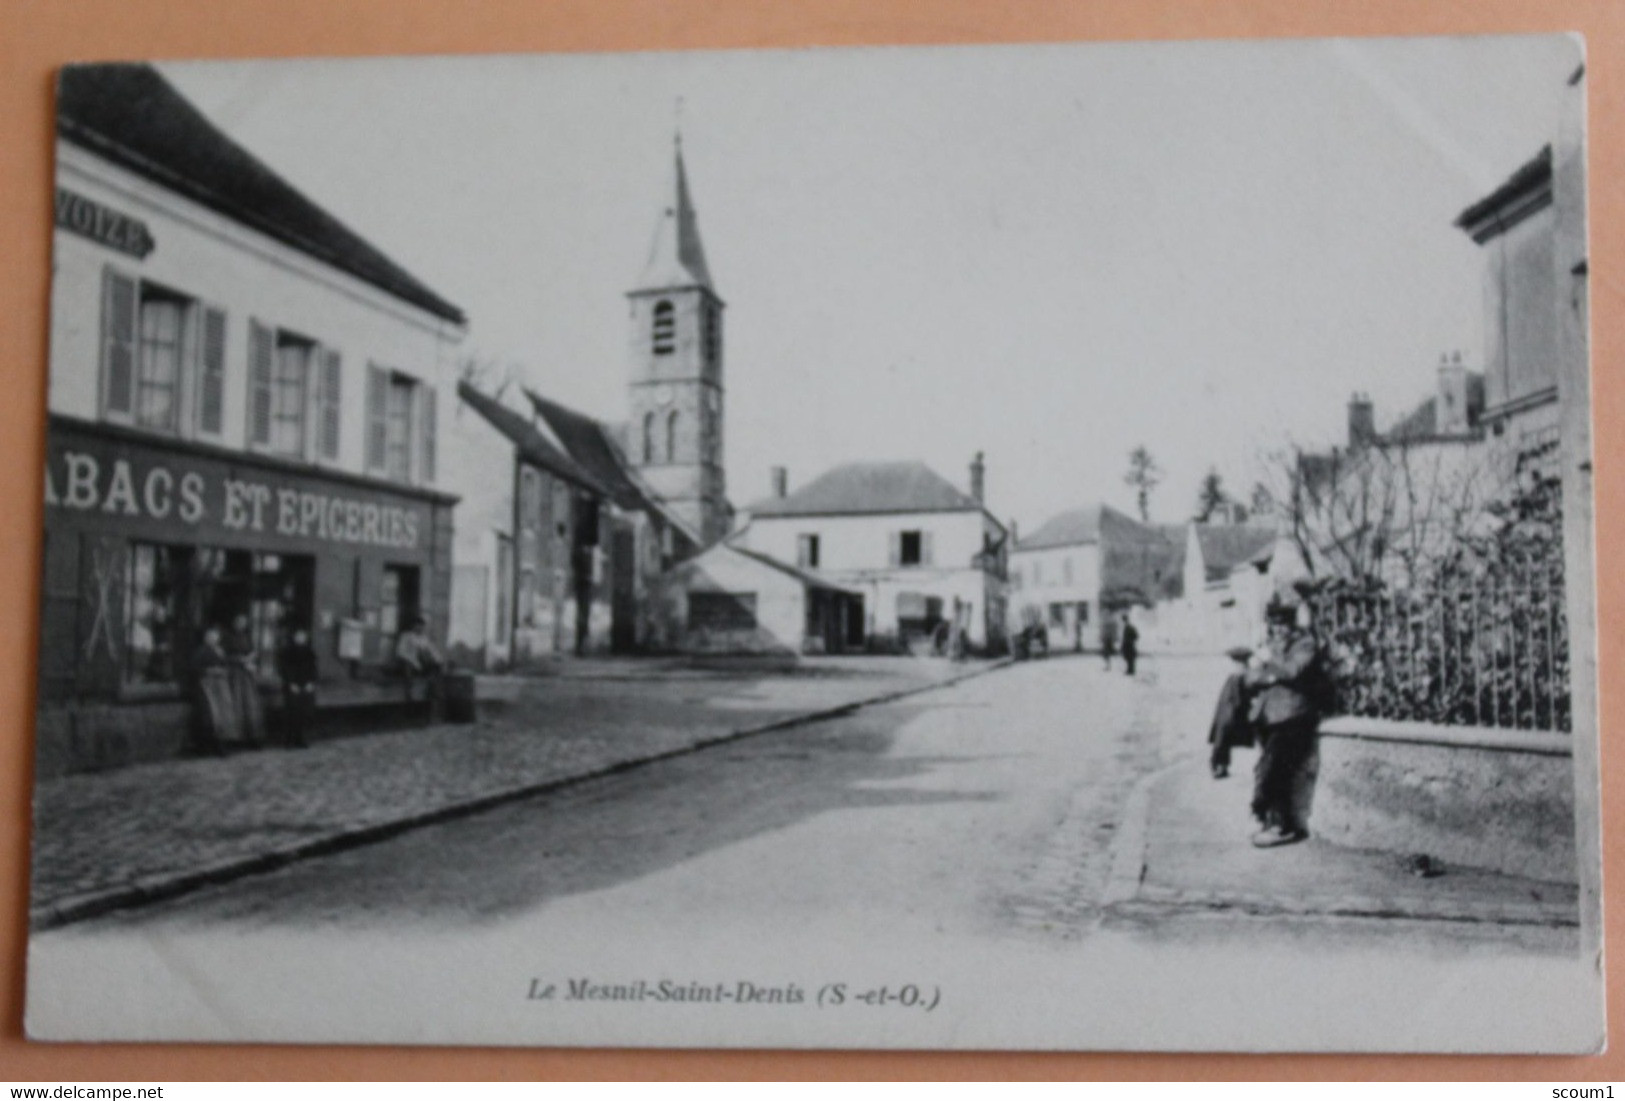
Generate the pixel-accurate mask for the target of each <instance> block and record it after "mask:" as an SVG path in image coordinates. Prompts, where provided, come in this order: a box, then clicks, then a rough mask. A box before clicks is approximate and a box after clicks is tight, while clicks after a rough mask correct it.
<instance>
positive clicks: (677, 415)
mask: <svg viewBox="0 0 1625 1101" xmlns="http://www.w3.org/2000/svg"><path fill="white" fill-rule="evenodd" d="M675 146H676V147H675V148H674V149H673V156H672V170H673V174H672V190H671V192H670V194H671V200H672V201H671V205H670V206H667V207H665V208H664V209H663V210H662V212H661V215H660V220H659V222H658V223H657V224H656V226H655V235H654V242H653V244H652V246H651V248H650V249H649V260H648V263H647V264H646V265H645V266H644V269H643V274H642V275H641V276H640V277H639V279H638V282H637V285H636V286H634V287H633V288H632V289H631V290H629V291H627V293H626V297H627V300H628V305H629V306H630V321H631V326H630V332H629V334H628V335H629V337H630V340H629V342H628V351H629V358H630V366H631V373H630V378H629V379H628V384H629V385H628V389H629V399H630V400H629V403H628V404H629V406H630V409H629V411H630V413H631V415H632V416H631V423H630V425H629V426H628V433H627V441H626V442H627V452H628V455H629V457H630V458H631V460H632V463H633V464H634V465H635V466H636V467H637V468H638V470H639V472H640V473H641V474H642V476H643V479H644V481H645V483H646V484H647V485H648V486H649V487H650V488H651V489H653V490H654V492H655V493H656V494H658V495H659V497H660V498H661V500H662V501H664V502H665V504H666V505H667V507H668V508H670V509H671V511H672V512H673V513H675V514H676V515H678V516H680V517H681V518H682V519H683V521H684V522H685V523H686V524H687V525H688V526H689V527H690V528H691V530H692V531H693V532H694V533H695V534H696V535H698V537H699V539H700V541H701V543H702V544H705V545H709V544H710V543H712V542H714V541H716V540H718V539H721V538H722V537H723V536H725V535H727V534H728V531H729V530H730V529H731V527H732V525H733V508H732V506H730V505H729V504H728V497H727V490H726V487H725V484H724V478H723V470H722V466H723V446H722V445H723V383H722V377H723V371H722V367H723V355H722V352H723V333H722V311H723V308H724V304H723V301H722V299H721V297H719V296H718V295H717V292H716V288H715V287H714V286H712V284H711V269H710V267H709V266H708V265H707V264H706V262H705V247H704V246H703V245H701V244H700V226H699V219H698V218H697V217H696V216H695V214H694V200H693V197H692V195H690V193H689V189H688V169H687V166H685V165H684V164H683V144H682V137H681V135H679V136H678V138H677V140H676V143H675Z"/></svg>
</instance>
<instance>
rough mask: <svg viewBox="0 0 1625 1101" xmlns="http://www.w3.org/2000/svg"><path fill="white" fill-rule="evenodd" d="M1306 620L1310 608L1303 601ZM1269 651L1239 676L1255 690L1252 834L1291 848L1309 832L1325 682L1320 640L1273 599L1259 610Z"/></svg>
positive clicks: (1294, 611) (1260, 842) (1257, 840)
mask: <svg viewBox="0 0 1625 1101" xmlns="http://www.w3.org/2000/svg"><path fill="white" fill-rule="evenodd" d="M1301 613H1302V615H1303V616H1304V617H1305V619H1307V617H1308V615H1309V607H1308V605H1307V604H1305V605H1303V606H1302V609H1301ZM1265 614H1266V616H1267V618H1268V620H1269V630H1270V643H1269V653H1268V655H1267V656H1266V657H1265V660H1264V661H1263V662H1261V663H1260V665H1259V666H1258V668H1256V669H1252V670H1249V671H1248V673H1247V674H1246V683H1247V686H1248V687H1249V688H1251V689H1253V690H1255V691H1257V692H1258V693H1259V696H1258V704H1257V711H1256V718H1257V723H1256V729H1257V732H1258V743H1259V754H1258V764H1257V766H1256V767H1255V768H1254V770H1253V804H1252V810H1253V815H1254V817H1256V818H1257V819H1258V821H1259V824H1260V825H1261V826H1262V829H1260V830H1259V831H1258V832H1257V833H1255V834H1253V838H1252V840H1253V844H1254V845H1255V846H1257V847H1258V848H1261V849H1267V848H1273V847H1275V846H1277V845H1290V844H1292V843H1293V842H1295V841H1302V840H1303V839H1304V838H1306V837H1308V836H1309V830H1308V818H1309V804H1310V800H1311V798H1312V797H1313V795H1314V786H1315V776H1316V774H1317V773H1318V772H1319V769H1320V737H1319V727H1320V713H1321V710H1322V708H1323V707H1324V706H1325V701H1326V696H1327V694H1328V690H1329V687H1330V682H1329V680H1328V678H1327V673H1326V669H1325V657H1324V655H1323V654H1322V652H1321V647H1320V641H1319V639H1317V638H1316V636H1315V632H1314V630H1313V627H1312V625H1311V624H1309V623H1308V622H1302V623H1300V621H1299V615H1300V608H1299V606H1297V605H1294V604H1291V603H1288V602H1286V601H1281V600H1274V601H1271V602H1270V606H1269V608H1268V609H1267V610H1266V613H1265Z"/></svg>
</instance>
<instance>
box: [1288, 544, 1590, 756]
mask: <svg viewBox="0 0 1625 1101" xmlns="http://www.w3.org/2000/svg"><path fill="white" fill-rule="evenodd" d="M1314 599H1315V604H1316V623H1317V624H1318V626H1319V627H1320V630H1321V632H1322V636H1323V638H1324V639H1325V641H1326V642H1327V644H1328V647H1329V650H1330V656H1331V660H1332V669H1333V679H1334V682H1335V685H1336V696H1337V698H1336V707H1337V710H1338V711H1339V712H1341V713H1342V714H1346V715H1365V716H1371V717H1374V718H1382V719H1401V720H1414V721H1420V722H1432V723H1443V724H1446V725H1452V726H1489V727H1504V728H1511V729H1517V730H1556V731H1565V732H1567V731H1569V730H1570V715H1571V706H1572V703H1571V699H1570V694H1569V631H1568V619H1567V615H1566V613H1565V610H1564V603H1563V571H1562V561H1561V559H1560V558H1558V557H1556V556H1553V555H1543V556H1539V557H1529V558H1522V559H1514V560H1512V561H1503V562H1499V563H1497V564H1496V565H1495V567H1494V568H1493V569H1486V570H1482V571H1480V572H1478V573H1476V574H1474V575H1471V576H1463V577H1461V578H1460V579H1458V580H1453V581H1449V582H1447V583H1442V584H1435V585H1432V586H1429V587H1425V588H1408V589H1407V588H1395V587H1390V586H1385V585H1380V584H1376V583H1368V584H1363V585H1360V584H1353V583H1344V584H1340V585H1336V586H1330V587H1327V588H1325V589H1323V590H1322V591H1321V592H1319V593H1318V594H1316V596H1315V598H1314Z"/></svg>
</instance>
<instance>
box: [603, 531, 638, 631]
mask: <svg viewBox="0 0 1625 1101" xmlns="http://www.w3.org/2000/svg"><path fill="white" fill-rule="evenodd" d="M637 550H638V543H637V533H636V532H635V531H633V530H632V525H631V524H630V523H627V522H626V521H624V520H617V521H616V522H615V527H614V531H613V533H612V535H611V536H610V555H609V578H610V628H609V636H610V643H609V644H610V647H611V648H612V649H613V650H614V651H615V652H616V653H617V654H626V653H631V652H632V651H633V650H635V649H637V645H638V623H637V617H638V601H637Z"/></svg>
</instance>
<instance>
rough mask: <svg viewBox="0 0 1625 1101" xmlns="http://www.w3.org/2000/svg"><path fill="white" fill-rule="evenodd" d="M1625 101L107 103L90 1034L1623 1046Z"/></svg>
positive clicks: (574, 86)
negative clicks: (1606, 546)
mask: <svg viewBox="0 0 1625 1101" xmlns="http://www.w3.org/2000/svg"><path fill="white" fill-rule="evenodd" d="M1586 86H1587V81H1586V72H1585V58H1584V45H1583V43H1582V42H1581V41H1580V40H1579V39H1578V38H1577V37H1574V36H1564V35H1548V36H1521V37H1510V36H1509V37H1483V38H1453V39H1442V38H1439V39H1373V40H1358V41H1356V40H1338V41H1310V40H1304V41H1273V42H1251V43H1248V42H1224V43H1197V42H1192V43H1155V44H1153V43H1144V44H1116V45H1103V44H1093V45H1086V44H1078V45H1047V46H998V47H946V48H877V49H851V50H783V51H734V52H715V53H706V52H695V53H682V54H624V55H574V56H566V55H560V56H492V57H460V58H401V59H366V60H362V59H354V60H322V61H263V62H243V61H231V62H205V61H197V62H154V63H139V62H130V63H121V64H87V65H78V66H70V67H68V68H65V69H63V70H62V71H61V73H60V78H59V83H58V87H57V97H56V104H57V112H58V113H57V144H56V198H55V236H54V248H53V256H52V265H53V266H52V274H53V283H52V298H51V317H50V358H51V362H50V382H49V387H48V402H49V408H48V424H49V427H48V440H47V455H46V459H45V474H44V486H43V493H44V501H45V509H44V517H45V519H44V525H45V531H44V538H45V560H44V567H43V584H42V588H41V608H40V620H39V622H40V637H39V688H38V693H39V694H38V699H39V708H38V723H37V735H36V740H37V761H38V767H37V788H36V792H35V803H34V836H33V868H32V898H31V911H30V914H31V922H32V934H31V941H30V946H29V956H30V962H29V976H28V994H27V1021H28V1030H29V1034H30V1035H31V1036H33V1037H34V1038H36V1039H48V1040H169V1041H197V1040H210V1041H263V1042H279V1043H280V1042H335V1043H337V1042H346V1043H348V1042H369V1043H422V1044H480V1045H592V1046H626V1045H638V1046H667V1047H678V1046H706V1047H730V1046H760V1047H885V1048H900V1047H906V1048H983V1049H986V1048H1004V1049H1140V1050H1145V1049H1151V1050H1236V1051H1271V1050H1298V1051H1302V1050H1309V1051H1484V1052H1500V1051H1505V1052H1522V1051H1530V1052H1592V1051H1596V1050H1599V1048H1600V1046H1601V1044H1602V1038H1603V1036H1604V1023H1603V1022H1604V1018H1603V999H1602V983H1601V976H1600V968H1599V961H1600V958H1601V956H1600V953H1601V940H1600V936H1601V934H1600V928H1601V924H1600V916H1601V901H1600V899H1601V895H1600V884H1599V879H1600V863H1599V837H1598V813H1599V812H1598V800H1599V792H1598V781H1597V775H1598V773H1597V755H1598V732H1597V721H1596V669H1595V648H1596V644H1595V632H1596V626H1595V612H1594V606H1593V570H1594V564H1593V549H1592V547H1593V544H1592V488H1591V462H1590V455H1591V439H1590V432H1591V427H1590V426H1591V414H1590V376H1589V367H1588V363H1589V353H1588V335H1587V334H1588V319H1587V278H1588V275H1587V273H1588V267H1587V263H1588V256H1587V237H1586V200H1585V176H1586V154H1585V149H1586V146H1585V126H1584V119H1585V98H1586Z"/></svg>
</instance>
